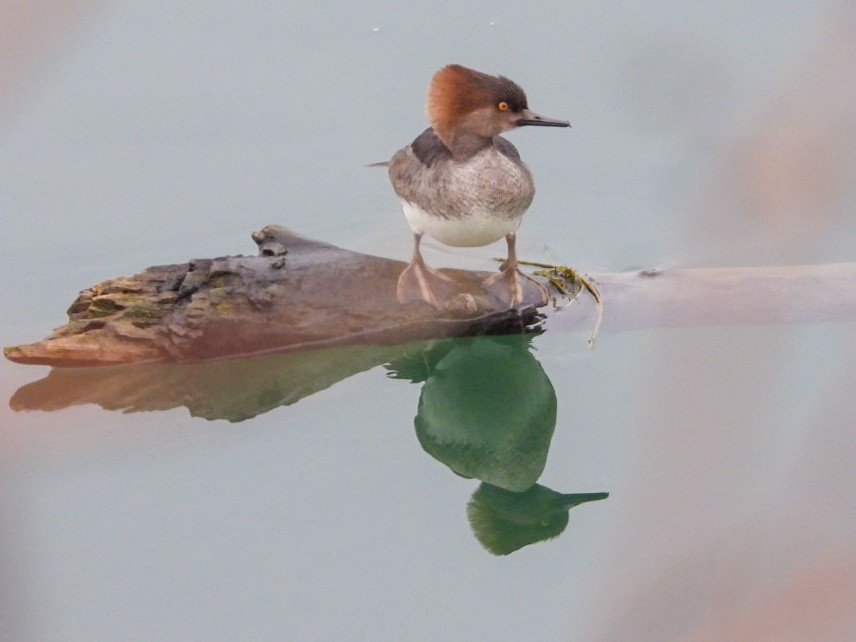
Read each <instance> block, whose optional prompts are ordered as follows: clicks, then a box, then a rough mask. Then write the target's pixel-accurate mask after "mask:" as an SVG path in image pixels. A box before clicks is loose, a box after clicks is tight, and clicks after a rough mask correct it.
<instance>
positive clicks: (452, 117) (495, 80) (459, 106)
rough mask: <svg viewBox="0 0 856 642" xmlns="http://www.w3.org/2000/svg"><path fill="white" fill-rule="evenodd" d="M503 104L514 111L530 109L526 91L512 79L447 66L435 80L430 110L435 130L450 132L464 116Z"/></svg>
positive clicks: (429, 96)
mask: <svg viewBox="0 0 856 642" xmlns="http://www.w3.org/2000/svg"><path fill="white" fill-rule="evenodd" d="M500 102H505V103H506V104H507V105H508V108H509V109H510V110H511V111H514V112H519V111H522V110H523V109H526V108H527V104H526V94H525V93H524V92H523V89H521V88H520V86H519V85H518V84H517V83H515V82H513V81H511V80H509V79H508V78H504V77H503V76H491V75H489V74H483V73H481V72H480V71H475V70H474V69H468V68H467V67H463V66H461V65H447V66H445V67H443V68H442V69H440V70H439V71H438V72H437V73H435V74H434V77H433V78H432V79H431V85H430V86H429V88H428V104H427V106H426V111H427V113H428V120H430V121H431V125H432V126H433V127H434V129H435V131H438V132H446V131H449V130H450V129H452V127H453V126H454V124H455V122H456V121H457V120H458V119H460V118H461V117H462V116H464V115H466V114H469V113H471V112H473V111H475V110H476V109H481V108H484V107H490V106H496V105H498V104H499V103H500Z"/></svg>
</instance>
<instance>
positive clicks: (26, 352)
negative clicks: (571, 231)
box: [4, 226, 536, 366]
mask: <svg viewBox="0 0 856 642" xmlns="http://www.w3.org/2000/svg"><path fill="white" fill-rule="evenodd" d="M253 239H254V240H255V241H256V243H257V245H258V246H259V256H227V257H222V258H215V259H198V260H193V261H190V262H189V263H184V264H180V265H166V266H158V267H151V268H148V269H146V270H145V271H143V272H141V273H140V274H136V275H134V276H130V277H121V278H116V279H110V280H108V281H104V282H103V283H100V284H98V285H95V286H93V287H91V288H88V289H86V290H84V291H83V292H81V293H80V296H78V298H77V300H76V301H75V302H74V303H73V304H72V305H71V307H70V308H69V310H68V317H69V322H68V323H67V324H66V325H64V326H62V327H61V328H58V329H57V330H55V331H54V333H53V334H52V335H51V336H49V337H48V338H46V339H44V340H43V341H39V342H36V343H31V344H28V345H20V346H11V347H8V348H5V350H4V354H5V355H6V357H7V358H8V359H11V360H12V361H16V362H19V363H29V364H46V365H53V366H97V365H114V364H122V363H146V362H168V361H172V362H195V361H205V360H211V359H224V358H233V357H244V356H249V355H259V354H267V353H279V352H290V351H297V350H306V349H310V348H320V347H325V346H335V345H345V344H375V345H398V344H401V343H404V342H407V341H411V340H415V339H424V338H442V337H454V336H464V335H476V334H482V333H488V332H501V331H502V330H503V329H504V328H506V327H508V328H511V329H517V330H518V331H519V330H521V329H523V328H525V327H526V326H527V325H529V324H532V323H534V322H535V320H536V318H535V317H536V310H534V309H529V310H523V311H520V312H518V311H507V310H502V309H498V306H499V302H498V301H496V300H495V299H494V298H493V297H491V295H490V294H489V293H487V292H485V291H484V290H482V288H481V282H482V281H483V280H484V279H485V278H486V277H487V276H488V273H486V272H470V271H465V270H444V273H445V274H447V275H448V276H450V277H451V278H452V279H453V280H454V283H455V285H456V289H457V292H458V293H457V294H455V295H454V296H452V297H451V298H450V299H449V300H448V301H447V302H446V304H445V305H444V307H443V309H441V310H435V309H434V308H433V307H431V306H429V305H427V304H425V303H423V302H421V301H419V302H412V303H409V304H407V305H400V304H399V303H398V302H397V300H396V298H395V286H396V281H397V279H398V275H399V274H400V273H401V271H402V269H403V268H404V265H405V264H404V263H402V262H401V261H394V260H391V259H385V258H380V257H375V256H368V255H364V254H358V253H356V252H350V251H348V250H344V249H342V248H338V247H335V246H333V245H329V244H326V243H322V242H319V241H313V240H310V239H306V238H303V237H300V236H299V235H297V234H294V233H293V232H291V231H289V230H287V229H286V228H282V227H278V226H268V227H266V228H264V229H263V230H262V231H260V232H256V233H255V234H253Z"/></svg>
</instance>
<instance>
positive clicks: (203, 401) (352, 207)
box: [0, 0, 856, 641]
mask: <svg viewBox="0 0 856 642" xmlns="http://www.w3.org/2000/svg"><path fill="white" fill-rule="evenodd" d="M236 7H237V5H233V3H225V2H223V3H219V2H214V3H207V4H206V6H205V7H198V8H190V7H188V8H183V9H176V8H175V6H174V3H167V2H162V1H157V2H147V3H131V2H119V3H110V4H109V5H104V6H99V7H96V8H90V9H87V10H81V11H80V12H79V13H77V14H74V12H72V13H71V14H70V15H72V16H74V17H70V18H69V19H68V23H67V24H63V25H62V26H61V28H59V29H56V30H47V31H46V33H42V34H39V33H33V34H32V38H31V39H30V40H26V39H25V40H26V42H28V43H29V44H28V45H27V46H26V47H24V46H23V45H21V47H20V49H15V50H14V51H13V53H12V54H9V53H0V55H7V56H10V60H11V63H10V64H9V65H5V64H4V67H8V68H10V69H11V71H10V72H9V77H10V78H11V79H12V81H10V82H9V83H7V84H8V87H11V89H10V90H9V91H8V92H7V96H6V98H5V101H6V102H5V103H4V104H2V105H0V117H2V120H0V212H2V234H0V264H2V266H3V268H4V273H5V274H6V278H5V279H3V282H2V286H0V287H2V297H3V301H4V306H3V314H2V316H0V343H2V344H3V345H10V344H15V343H24V342H30V341H34V340H37V339H39V338H42V337H43V336H45V335H46V334H48V333H49V332H50V330H51V329H52V328H53V327H56V326H58V325H61V324H62V323H63V322H64V320H65V316H64V310H65V308H66V307H67V306H68V305H69V304H70V303H71V301H72V300H73V299H74V297H75V296H76V294H77V292H78V291H79V290H81V289H83V288H84V287H87V286H88V285H91V284H93V283H96V282H99V281H101V280H103V279H105V278H108V277H111V276H117V275H122V274H131V273H134V272H137V271H139V270H140V269H142V268H144V267H146V266H148V265H153V264H162V263H174V262H181V261H184V260H186V259H188V258H191V257H203V256H216V255H222V254H226V253H251V252H253V251H254V249H255V248H254V247H253V244H252V242H251V241H250V239H249V234H250V232H251V231H252V230H256V229H259V228H260V227H262V226H263V225H265V224H267V223H280V224H285V225H288V226H290V227H293V228H295V229H297V230H299V231H301V232H303V233H304V234H306V235H309V236H313V237H316V238H321V239H323V240H326V241H330V242H333V243H337V244H339V245H342V246H344V247H348V248H351V249H355V250H359V251H364V252H369V253H374V254H379V255H385V256H394V257H398V258H405V257H406V256H407V255H408V254H409V251H410V245H409V244H410V239H409V231H408V229H407V227H406V224H405V223H404V221H403V218H402V217H401V214H400V211H399V207H398V204H397V203H396V200H395V198H394V196H393V195H392V192H391V189H390V187H389V186H388V182H387V179H386V176H385V175H384V172H383V171H378V170H372V169H367V168H365V167H364V165H365V164H366V163H370V162H373V161H378V160H383V159H386V158H388V157H389V156H390V155H391V153H392V152H394V151H395V150H396V149H397V148H398V147H400V146H401V145H403V144H404V143H406V142H408V141H409V140H411V139H412V138H413V137H414V136H415V135H416V134H417V133H418V132H419V131H421V129H422V128H423V127H424V115H423V113H422V109H423V100H424V93H425V88H426V85H427V81H428V79H429V78H430V75H431V73H432V72H433V71H434V70H435V69H436V68H437V67H439V66H441V65H442V64H445V63H448V62H461V63H464V64H468V65H470V66H472V67H475V68H478V69H483V70H484V71H490V72H496V73H502V74H504V75H507V76H509V77H511V78H513V79H515V80H517V81H518V82H520V84H522V85H523V86H524V87H525V88H526V89H527V92H528V95H529V99H530V104H531V105H532V107H533V108H535V109H536V110H538V111H540V112H543V113H545V114H548V115H551V116H555V117H561V118H568V119H570V120H571V121H572V123H573V125H574V127H573V129H571V130H569V131H554V130H547V131H520V132H515V133H513V134H511V137H512V138H513V141H514V143H515V144H516V145H517V146H518V148H519V149H520V151H521V154H522V155H523V157H524V158H525V159H527V161H528V162H529V164H530V166H531V167H532V169H533V171H534V173H535V176H536V178H537V181H538V189H539V193H538V196H537V197H536V200H535V203H534V205H533V207H532V209H531V210H530V212H529V214H528V215H527V219H526V221H525V223H524V227H523V229H522V231H521V235H520V242H519V251H520V254H521V255H523V256H525V257H527V258H531V259H534V260H551V259H552V260H556V261H559V262H562V263H570V264H572V265H575V266H576V267H578V268H580V269H583V270H587V271H593V272H595V271H601V272H612V271H622V270H627V269H635V268H639V267H649V266H660V267H673V266H740V265H771V266H773V265H792V264H800V263H806V264H815V263H831V262H845V261H852V260H854V251H853V247H854V241H856V217H854V214H856V182H854V180H853V177H854V176H856V139H854V137H853V134H852V132H851V129H852V128H851V123H852V122H853V118H854V116H856V86H854V85H856V83H854V82H853V79H852V68H853V65H854V64H856V30H854V27H853V25H854V24H856V19H854V18H856V16H854V15H853V10H852V9H851V8H850V7H849V6H848V4H847V3H836V2H804V1H803V2H791V1H790V0H788V1H786V2H777V3H772V2H770V3H767V2H756V3H751V6H750V7H746V6H737V5H735V4H734V3H726V2H713V3H710V2H708V3H689V4H687V3H672V2H665V1H658V2H650V3H645V6H644V7H642V6H640V5H639V3H630V2H612V3H607V4H604V5H597V6H594V5H592V6H584V5H583V4H580V5H579V6H577V5H576V4H569V5H567V6H564V5H562V6H561V7H560V6H559V5H556V6H547V5H544V6H540V7H539V6H533V5H527V7H526V10H525V11H522V10H521V6H520V4H519V3H507V2H500V3H497V2H491V3H483V2H478V3H470V4H468V5H467V6H466V7H463V8H462V7H457V6H452V5H449V6H448V7H445V6H443V5H436V4H430V5H426V7H424V8H421V9H420V8H416V9H414V8H413V7H411V6H407V7H402V6H399V5H397V4H394V3H390V4H389V5H388V6H387V5H385V4H384V3H371V4H369V5H365V4H363V5H361V6H360V7H359V8H355V7H353V6H351V5H350V4H348V3H341V6H339V7H338V8H337V9H336V10H335V11H334V10H332V9H331V8H330V7H329V6H325V7H323V8H317V9H316V8H313V7H312V6H311V5H309V4H308V3H307V5H306V6H303V7H297V8H294V7H290V8H288V10H286V9H285V8H284V7H273V6H270V5H268V4H267V3H261V2H259V3H244V4H243V5H241V8H240V9H238V8H236ZM10 11H13V10H12V9H4V8H2V7H0V18H4V17H5V16H4V12H6V13H8V12H10ZM7 24H9V23H8V22H7ZM15 24H20V25H21V26H20V33H24V34H26V33H27V32H26V31H25V27H26V25H28V24H35V25H37V24H38V21H37V20H36V21H30V22H28V21H26V20H24V21H22V20H18V21H17V22H16V23H15ZM22 42H23V41H22ZM501 251H502V250H501V248H500V247H499V246H497V247H490V248H480V249H475V250H466V251H454V252H450V251H448V250H447V249H444V248H440V247H436V246H434V247H429V250H428V258H429V260H430V261H431V262H432V263H435V264H440V265H459V266H465V267H479V268H484V267H486V266H488V265H489V262H488V261H489V258H490V257H491V256H494V255H495V254H498V253H501ZM746 296H749V297H751V292H747V294H746ZM794 304H795V305H799V292H795V293H794ZM759 305H763V301H759ZM606 313H607V315H608V314H609V307H608V301H607V309H606ZM484 381H489V382H490V384H491V385H490V386H489V387H487V386H482V385H478V382H484ZM854 383H856V320H854V322H840V323H834V324H833V323H819V322H818V323H807V324H800V325H754V326H751V327H746V326H738V325H729V326H706V327H684V328H662V329H657V328H655V329H646V330H635V331H634V330H630V331H625V332H621V333H615V332H613V333H606V334H603V335H602V336H601V337H600V338H599V340H598V342H597V346H596V348H595V349H594V350H591V351H590V350H588V349H587V348H586V333H584V332H551V331H550V330H549V329H548V331H547V332H546V333H545V334H543V335H540V336H537V337H531V338H528V339H527V338H523V337H512V338H504V339H497V338H494V339H481V340H478V341H473V340H466V341H457V342H439V343H428V344H415V345H410V346H406V347H402V348H395V349H379V348H372V347H366V348H349V349H344V350H332V351H325V352H321V353H316V354H312V355H298V356H289V357H270V358H266V359H262V360H253V361H243V362H236V363H219V364H209V365H199V366H172V367H166V366H145V367H126V368H117V369H98V370H88V371H79V370H69V371H57V372H53V373H51V372H50V371H49V369H47V368H42V367H24V366H17V365H15V364H11V363H9V362H7V361H5V360H4V361H2V362H0V387H2V389H1V390H0V393H2V397H3V398H4V399H5V400H7V403H6V404H3V407H2V409H0V418H2V419H0V421H1V422H2V428H0V450H2V454H0V465H2V473H0V474H2V488H0V511H2V513H0V517H2V520H0V537H2V539H0V542H2V549H0V576H2V577H3V579H4V581H3V582H2V588H0V620H2V621H0V639H4V640H6V639H8V640H15V641H17V640H62V641H68V640H87V641H91V640H115V639H123V640H124V639H128V640H177V639H199V640H234V639H253V640H281V639H294V640H322V639H323V640H331V639H332V640H377V639H402V640H418V639H425V640H479V639H493V640H517V639H524V638H525V639H537V640H557V639H564V640H575V641H576V640H583V641H588V640H595V641H600V640H603V641H610V640H643V641H647V640H651V641H660V640H694V641H697V640H731V639H734V640H737V639H739V640H761V639H764V640H767V639H793V640H805V639H823V640H851V639H853V638H854V637H856V615H854V611H853V609H852V604H853V603H854V602H856V550H854V545H853V542H854V541H856V514H854V511H853V506H854V505H856V503H854V500H856V490H854V489H856V471H854V467H853V466H852V461H853V457H854V454H856V452H854V451H856V438H854V436H853V425H854V420H856V408H854V404H853V401H852V398H853V395H852V390H853V386H854ZM456 473H457V474H456ZM481 480H483V481H481ZM536 480H537V483H538V485H537V486H535V487H534V490H530V491H528V492H527V493H525V494H521V493H520V491H521V490H522V489H523V488H527V487H529V486H530V485H531V484H532V483H534V482H535V481H536ZM598 492H608V493H609V497H608V498H606V499H596V498H595V497H593V496H585V495H581V494H586V493H598ZM584 499H589V500H594V501H590V502H587V503H583V504H581V505H578V506H573V505H574V504H575V503H576V502H579V501H582V500H584ZM571 506H573V507H572V508H570V512H568V508H569V507H571ZM565 520H567V526H566V527H565ZM557 533H561V534H559V535H558V536H557V537H555V538H554V539H549V540H548V541H544V542H539V543H531V542H534V541H536V540H539V539H543V538H545V537H550V536H553V535H556V534H557ZM495 553H505V554H504V555H496V554H495Z"/></svg>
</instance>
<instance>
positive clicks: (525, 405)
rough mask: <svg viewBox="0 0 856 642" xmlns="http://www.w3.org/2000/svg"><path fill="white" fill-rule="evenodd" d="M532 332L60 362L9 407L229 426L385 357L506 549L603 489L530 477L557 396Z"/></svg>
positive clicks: (490, 546) (546, 443)
mask: <svg viewBox="0 0 856 642" xmlns="http://www.w3.org/2000/svg"><path fill="white" fill-rule="evenodd" d="M532 340H533V335H532V334H526V333H520V332H518V333H516V334H508V335H499V336H480V337H469V338H458V339H445V340H438V341H427V342H425V341H422V342H417V343H412V344H408V345H406V346H368V345H364V346H339V347H336V348H328V349H323V350H314V351H311V352H302V353H294V354H281V355H272V356H267V357H259V358H255V359H243V360H235V361H221V362H213V363H202V364H181V365H180V364H148V365H146V364H143V365H133V366H130V365H129V366H116V367H104V368H58V369H53V370H51V372H50V373H49V374H48V376H47V377H45V378H44V379H41V380H39V381H35V382H33V383H30V384H27V385H25V386H23V387H21V388H20V389H19V390H18V391H17V392H16V393H15V394H14V395H13V397H12V399H11V400H10V402H9V405H10V406H11V407H12V408H13V409H14V410H35V409H39V410H59V409H62V408H67V407H69V406H74V405H79V404H84V403H96V404H98V405H100V406H101V407H103V408H105V409H108V410H123V411H125V412H134V411H141V410H167V409H170V408H175V407H179V406H184V407H186V408H187V409H188V410H189V411H190V413H191V414H192V415H194V416H197V417H205V418H207V419H226V420H228V421H233V422H239V421H244V420H247V419H250V418H252V417H255V416H257V415H260V414H263V413H265V412H268V411H270V410H272V409H274V408H277V407H279V406H284V405H290V404H293V403H295V402H297V401H298V400H300V399H302V398H304V397H307V396H310V395H312V394H314V393H316V392H319V391H320V390H323V389H324V388H327V387H329V386H331V385H333V384H335V383H336V382H338V381H341V380H343V379H346V378H348V377H350V376H353V375H354V374H357V373H359V372H364V371H366V370H369V369H371V368H374V367H376V366H378V365H381V364H384V365H385V367H386V368H387V370H388V371H389V372H390V373H391V375H392V377H393V378H396V379H404V380H407V381H412V382H417V383H419V384H420V385H421V386H422V388H421V391H420V397H419V405H418V408H417V412H416V419H415V426H416V436H417V438H418V439H419V442H420V444H422V447H423V448H424V449H425V451H426V452H427V453H428V454H429V455H431V456H432V457H434V458H435V459H436V460H438V461H440V462H442V463H443V464H445V465H446V466H448V467H449V468H450V469H451V470H452V471H454V472H455V473H457V474H458V475H460V476H462V477H466V478H471V479H477V480H479V481H481V482H482V485H481V486H480V487H479V488H478V490H476V492H475V493H474V495H473V497H472V501H471V502H470V504H469V507H468V510H467V514H468V516H469V519H470V523H471V525H472V528H473V532H474V533H475V535H476V537H477V538H478V540H479V541H480V542H481V543H482V544H483V545H484V547H485V548H486V549H487V550H489V551H491V552H493V553H496V554H507V553H510V552H512V551H514V550H517V549H519V548H521V547H522V546H526V545H527V544H531V543H534V542H537V541H541V540H544V539H549V538H551V537H555V536H556V535H558V534H559V533H561V532H562V531H563V530H564V528H565V526H566V525H567V522H568V510H570V508H571V507H572V506H575V505H577V504H579V503H582V502H584V501H592V500H594V499H602V498H604V497H606V493H593V494H584V495H566V494H562V493H557V492H555V491H552V490H550V489H548V488H544V487H543V486H539V485H537V484H536V482H537V481H538V479H539V477H540V476H541V473H542V472H543V471H544V466H545V465H546V462H547V454H548V451H549V448H550V441H551V439H552V437H553V431H554V429H555V427H556V407H557V402H556V393H555V390H554V389H553V385H552V383H550V379H549V378H548V377H547V374H546V373H545V372H544V369H543V368H542V367H541V364H540V363H539V362H538V360H537V359H535V357H534V355H533V354H532V350H533V346H532Z"/></svg>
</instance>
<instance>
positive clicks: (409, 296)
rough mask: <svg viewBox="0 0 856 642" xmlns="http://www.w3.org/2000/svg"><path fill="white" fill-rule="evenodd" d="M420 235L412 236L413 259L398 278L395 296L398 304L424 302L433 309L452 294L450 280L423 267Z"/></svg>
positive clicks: (425, 266)
mask: <svg viewBox="0 0 856 642" xmlns="http://www.w3.org/2000/svg"><path fill="white" fill-rule="evenodd" d="M421 241H422V234H421V233H418V234H417V233H415V232H414V234H413V258H411V259H410V264H409V265H408V266H407V267H406V268H404V271H403V272H402V273H401V275H400V276H399V277H398V287H397V288H396V294H397V296H398V302H399V303H408V302H410V301H425V302H426V303H430V304H431V305H433V306H434V307H435V308H436V307H439V305H440V303H442V302H443V301H444V300H446V299H447V298H448V297H449V295H451V294H452V291H453V290H454V288H453V287H452V279H450V278H449V277H447V276H444V275H443V274H440V273H439V272H437V271H436V270H432V269H431V268H429V267H428V266H427V265H425V260H424V259H423V258H422V252H420V251H419V243H420V242H421Z"/></svg>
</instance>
